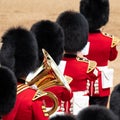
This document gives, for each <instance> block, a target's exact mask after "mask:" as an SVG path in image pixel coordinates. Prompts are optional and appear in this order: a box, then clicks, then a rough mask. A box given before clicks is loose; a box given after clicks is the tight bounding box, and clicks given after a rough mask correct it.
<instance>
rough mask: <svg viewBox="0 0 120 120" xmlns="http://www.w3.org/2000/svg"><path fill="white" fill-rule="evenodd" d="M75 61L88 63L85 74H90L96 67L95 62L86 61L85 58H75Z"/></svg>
mask: <svg viewBox="0 0 120 120" xmlns="http://www.w3.org/2000/svg"><path fill="white" fill-rule="evenodd" d="M76 59H77V61H81V62H87V63H88V69H87V73H89V72H91V71H92V70H93V69H95V68H96V66H97V63H96V62H95V61H92V60H88V59H87V58H86V57H83V58H81V57H79V56H77V57H76Z"/></svg>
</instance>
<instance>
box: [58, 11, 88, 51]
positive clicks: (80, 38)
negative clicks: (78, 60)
mask: <svg viewBox="0 0 120 120" xmlns="http://www.w3.org/2000/svg"><path fill="white" fill-rule="evenodd" d="M56 22H57V23H58V24H60V25H61V27H62V28H63V31H64V35H65V47H64V49H65V51H66V52H77V51H81V50H82V49H83V48H84V47H85V45H86V44H87V40H88V32H89V28H88V22H87V20H86V19H85V17H84V16H83V15H82V14H80V13H78V12H75V11H65V12H63V13H61V14H60V15H59V16H58V18H57V20H56Z"/></svg>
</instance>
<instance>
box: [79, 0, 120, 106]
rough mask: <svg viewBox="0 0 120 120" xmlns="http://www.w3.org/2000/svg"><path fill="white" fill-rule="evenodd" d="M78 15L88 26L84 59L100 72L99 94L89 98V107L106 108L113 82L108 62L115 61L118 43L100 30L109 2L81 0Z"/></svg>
mask: <svg viewBox="0 0 120 120" xmlns="http://www.w3.org/2000/svg"><path fill="white" fill-rule="evenodd" d="M80 13H82V14H83V15H84V16H85V18H86V19H87V21H88V24H89V37H88V40H89V47H88V48H87V50H88V54H87V55H86V57H87V58H88V59H91V60H94V61H96V62H97V67H98V69H99V70H100V71H101V78H100V80H99V86H98V87H99V94H98V95H94V96H91V97H90V105H91V104H98V105H103V106H107V103H108V98H109V95H110V87H112V81H113V69H110V68H108V62H109V61H113V60H115V59H116V57H117V55H118V51H117V49H116V46H117V45H118V43H119V41H120V40H119V39H117V38H116V37H114V36H112V35H109V34H108V33H104V32H103V31H102V30H100V28H101V27H102V26H104V25H106V24H107V22H108V20H109V0H81V1H80Z"/></svg>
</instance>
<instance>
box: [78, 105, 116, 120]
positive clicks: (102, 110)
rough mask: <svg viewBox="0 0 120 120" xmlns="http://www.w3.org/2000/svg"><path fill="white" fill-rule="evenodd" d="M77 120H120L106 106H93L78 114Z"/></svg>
mask: <svg viewBox="0 0 120 120" xmlns="http://www.w3.org/2000/svg"><path fill="white" fill-rule="evenodd" d="M77 120H118V117H117V116H116V115H115V114H114V113H113V112H112V111H111V110H109V109H107V108H106V107H104V106H99V105H91V106H89V107H87V108H84V109H83V110H81V111H80V112H79V113H78V115H77Z"/></svg>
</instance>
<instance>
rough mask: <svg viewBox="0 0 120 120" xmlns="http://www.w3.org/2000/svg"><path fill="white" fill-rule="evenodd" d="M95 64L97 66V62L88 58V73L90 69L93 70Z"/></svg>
mask: <svg viewBox="0 0 120 120" xmlns="http://www.w3.org/2000/svg"><path fill="white" fill-rule="evenodd" d="M96 66H97V63H96V62H95V61H92V60H89V64H88V69H87V73H89V72H91V71H92V70H94V69H95V68H96Z"/></svg>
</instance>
